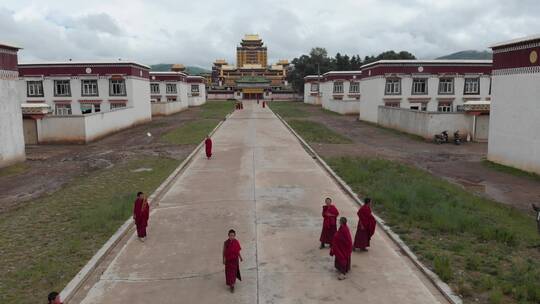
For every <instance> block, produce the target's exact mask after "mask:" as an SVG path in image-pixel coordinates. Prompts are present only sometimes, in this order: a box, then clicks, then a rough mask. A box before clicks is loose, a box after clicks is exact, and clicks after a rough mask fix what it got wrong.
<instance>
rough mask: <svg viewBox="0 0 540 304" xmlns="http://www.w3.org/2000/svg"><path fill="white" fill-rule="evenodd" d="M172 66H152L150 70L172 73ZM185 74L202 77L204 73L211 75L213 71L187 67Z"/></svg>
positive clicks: (165, 64)
mask: <svg viewBox="0 0 540 304" xmlns="http://www.w3.org/2000/svg"><path fill="white" fill-rule="evenodd" d="M171 65H172V64H171V63H160V64H154V65H151V66H150V68H151V69H152V71H156V72H163V71H170V70H171ZM185 72H186V73H187V74H189V75H201V74H203V73H210V72H211V71H210V70H207V69H204V68H201V67H196V66H186V71H185Z"/></svg>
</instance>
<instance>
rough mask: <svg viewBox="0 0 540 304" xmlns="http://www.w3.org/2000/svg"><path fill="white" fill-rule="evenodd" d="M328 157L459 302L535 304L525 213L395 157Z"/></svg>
mask: <svg viewBox="0 0 540 304" xmlns="http://www.w3.org/2000/svg"><path fill="white" fill-rule="evenodd" d="M327 162H328V164H329V165H330V166H331V167H332V168H333V169H334V170H335V171H336V172H337V173H338V174H339V175H340V176H341V177H342V178H343V179H344V180H345V181H346V182H347V183H348V184H349V185H350V186H351V187H352V188H353V189H354V190H355V191H356V192H357V193H359V194H361V195H364V196H370V197H372V198H373V199H374V202H375V206H374V209H375V212H376V213H377V214H378V215H379V216H381V217H382V218H383V219H384V220H385V221H387V223H388V224H389V225H390V226H391V227H392V229H393V230H394V231H395V232H396V233H398V234H399V235H400V236H401V237H402V238H403V239H404V241H405V242H406V243H407V244H408V245H409V246H410V247H411V249H412V250H413V251H414V252H415V253H416V254H417V255H418V256H419V257H420V258H421V259H422V260H423V261H424V262H425V263H426V264H427V265H428V266H430V267H431V268H432V269H433V270H434V271H435V272H436V273H437V274H438V275H439V276H440V277H441V279H443V280H444V281H446V282H447V283H449V284H450V285H451V286H452V288H453V289H454V290H455V291H457V292H458V294H460V295H462V296H463V298H464V302H465V303H540V250H539V249H538V248H533V247H532V246H533V245H539V244H540V237H539V236H538V233H537V231H536V224H535V221H534V218H532V217H531V216H527V215H526V214H524V213H522V212H520V211H517V210H515V209H512V208H510V207H507V206H503V205H501V204H499V203H497V202H494V201H491V200H488V199H484V198H481V197H479V196H476V195H473V194H471V193H469V192H467V191H465V190H463V189H462V188H460V187H458V186H455V185H453V184H451V183H449V182H447V181H444V180H442V179H440V178H437V177H435V176H433V175H431V174H429V173H427V172H424V171H422V170H419V169H416V168H413V167H409V166H406V165H402V164H400V163H397V162H392V161H388V160H381V159H367V158H351V157H340V158H330V159H327ZM375 246H377V244H375ZM475 299H478V301H476V300H475Z"/></svg>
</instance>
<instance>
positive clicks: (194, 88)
mask: <svg viewBox="0 0 540 304" xmlns="http://www.w3.org/2000/svg"><path fill="white" fill-rule="evenodd" d="M191 92H192V93H199V85H198V84H192V85H191Z"/></svg>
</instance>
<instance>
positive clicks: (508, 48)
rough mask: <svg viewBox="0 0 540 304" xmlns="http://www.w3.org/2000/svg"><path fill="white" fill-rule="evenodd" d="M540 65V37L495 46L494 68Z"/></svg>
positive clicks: (503, 68)
mask: <svg viewBox="0 0 540 304" xmlns="http://www.w3.org/2000/svg"><path fill="white" fill-rule="evenodd" d="M534 67H540V38H536V39H531V40H524V41H520V42H518V43H509V44H506V45H499V46H496V47H493V69H494V70H505V69H517V68H534Z"/></svg>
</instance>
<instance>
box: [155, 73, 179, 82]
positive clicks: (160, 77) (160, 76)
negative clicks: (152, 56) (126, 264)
mask: <svg viewBox="0 0 540 304" xmlns="http://www.w3.org/2000/svg"><path fill="white" fill-rule="evenodd" d="M154 78H155V79H154ZM164 80H174V81H185V80H186V76H184V75H173V74H168V75H167V74H165V75H163V74H152V73H150V81H164Z"/></svg>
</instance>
